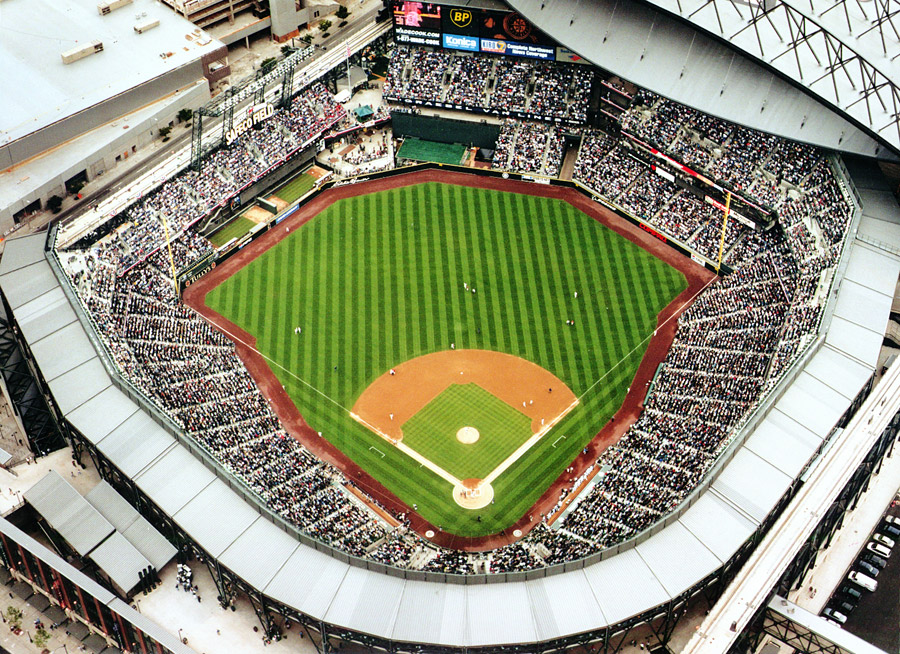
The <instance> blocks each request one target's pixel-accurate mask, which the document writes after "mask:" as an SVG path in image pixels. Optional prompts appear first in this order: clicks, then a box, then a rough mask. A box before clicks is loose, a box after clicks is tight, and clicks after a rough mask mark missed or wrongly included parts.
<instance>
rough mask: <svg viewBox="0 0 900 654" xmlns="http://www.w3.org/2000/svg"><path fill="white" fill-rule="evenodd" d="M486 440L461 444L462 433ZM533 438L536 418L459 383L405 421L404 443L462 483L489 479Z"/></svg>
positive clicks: (472, 386) (477, 388)
mask: <svg viewBox="0 0 900 654" xmlns="http://www.w3.org/2000/svg"><path fill="white" fill-rule="evenodd" d="M461 427H474V428H475V429H477V430H478V432H479V434H480V437H479V439H478V441H477V442H475V443H471V444H464V443H460V442H459V441H458V440H457V439H456V432H457V430H459V429H460V428H461ZM530 436H531V419H530V418H529V417H528V416H526V415H525V414H524V413H522V412H521V411H516V409H514V408H513V407H511V406H509V405H508V404H507V403H506V402H504V401H503V400H500V399H498V398H497V397H496V396H494V395H493V394H491V393H489V392H488V391H486V390H484V389H483V388H481V387H480V386H478V385H477V384H454V385H452V386H450V387H448V388H447V390H445V391H444V392H443V393H441V394H440V395H438V396H437V397H436V398H434V399H433V400H432V401H431V402H429V403H428V404H426V405H425V406H424V407H422V409H421V410H420V411H419V412H418V413H417V414H416V415H414V416H413V417H412V418H410V419H409V420H407V421H406V422H405V423H403V442H404V443H406V444H407V445H409V446H410V447H411V448H412V449H414V450H415V451H416V452H418V453H419V454H421V455H422V456H424V457H425V458H427V459H430V460H431V461H434V462H435V463H436V464H438V465H439V466H440V467H441V468H443V469H444V470H446V471H447V472H449V473H450V474H451V475H453V476H454V477H456V478H457V479H484V478H485V477H487V476H488V473H490V472H491V471H492V470H493V469H494V468H496V467H497V466H498V465H499V464H500V463H501V462H502V461H503V460H504V459H506V458H507V457H508V456H509V455H510V454H512V453H513V452H514V451H515V449H516V448H517V447H519V445H521V444H522V443H524V442H525V441H527V440H528V438H529V437H530Z"/></svg>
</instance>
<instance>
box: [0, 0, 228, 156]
mask: <svg viewBox="0 0 900 654" xmlns="http://www.w3.org/2000/svg"><path fill="white" fill-rule="evenodd" d="M149 20H159V25H158V26H157V27H154V28H152V29H149V30H147V31H145V32H144V33H143V34H138V33H137V32H136V31H135V30H134V26H135V25H136V24H139V23H143V22H146V21H149ZM95 40H98V41H101V42H102V43H103V51H102V52H98V53H96V54H93V55H90V56H88V57H85V58H83V59H80V60H78V61H74V62H72V63H70V64H64V63H63V61H62V57H61V54H62V53H63V52H66V51H69V50H71V49H72V48H76V47H78V46H79V45H83V44H88V43H90V42H91V41H95ZM219 47H221V43H220V42H218V41H216V40H214V39H212V38H211V37H209V35H207V34H206V33H204V32H203V31H202V30H200V29H199V28H197V27H195V26H194V25H193V24H191V23H190V22H188V21H187V20H185V19H184V18H181V17H180V16H177V15H176V14H174V13H173V12H172V11H171V10H169V9H168V8H167V7H164V6H162V5H161V4H159V3H157V2H154V1H153V0H134V1H133V2H132V3H131V4H128V5H125V6H123V7H120V8H119V9H115V10H113V11H112V12H110V13H109V14H107V15H105V16H101V15H100V12H99V10H98V8H97V4H96V3H94V2H75V1H74V0H4V2H3V3H2V4H0V70H3V71H4V74H5V75H4V76H5V79H4V86H5V88H6V89H7V90H8V91H10V90H11V89H17V90H16V91H11V92H5V93H2V94H0V146H2V145H5V144H7V143H10V142H12V141H16V140H18V139H20V138H22V137H24V136H27V135H28V134H30V133H32V132H34V131H36V130H39V129H41V128H43V127H46V126H48V125H50V124H52V123H54V122H56V121H59V120H61V119H63V118H66V117H68V116H71V115H72V114H75V113H77V112H79V111H82V110H84V109H86V108H88V107H91V106H93V105H95V104H97V103H99V102H102V101H103V100H106V99H107V98H110V97H112V96H115V95H117V94H119V93H122V92H124V91H126V90H128V89H130V88H133V87H135V86H138V85H140V84H142V83H144V82H146V81H148V80H151V79H153V78H156V77H159V76H161V75H163V74H165V73H166V72H168V71H170V70H174V69H176V68H179V67H181V66H183V65H184V64H186V63H188V62H191V61H194V60H196V59H198V58H199V57H201V56H203V55H204V54H206V53H207V52H213V51H214V50H216V49H217V48H219ZM154 99H155V98H148V102H149V101H152V100H154Z"/></svg>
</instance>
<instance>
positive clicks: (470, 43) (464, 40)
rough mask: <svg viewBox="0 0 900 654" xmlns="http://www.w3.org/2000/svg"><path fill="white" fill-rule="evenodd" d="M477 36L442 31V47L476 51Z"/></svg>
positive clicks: (477, 49)
mask: <svg viewBox="0 0 900 654" xmlns="http://www.w3.org/2000/svg"><path fill="white" fill-rule="evenodd" d="M478 41H479V39H478V37H477V36H463V35H462V34H447V33H444V47H445V48H450V49H451V50H468V51H469V52H478V51H479V48H478Z"/></svg>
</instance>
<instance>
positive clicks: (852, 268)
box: [844, 206, 900, 297]
mask: <svg viewBox="0 0 900 654" xmlns="http://www.w3.org/2000/svg"><path fill="white" fill-rule="evenodd" d="M893 210H894V212H895V213H896V211H897V207H896V206H894V209H893ZM898 273H900V262H898V261H897V259H895V258H894V257H891V256H888V255H887V254H884V253H881V252H876V251H874V250H871V249H869V248H864V247H861V246H860V245H859V243H854V244H853V245H852V246H851V247H850V255H849V257H848V259H847V270H846V272H845V273H844V279H852V280H853V281H855V282H857V283H858V284H862V285H863V286H868V287H869V288H871V289H872V290H874V291H877V292H878V293H881V294H882V295H886V296H888V297H893V296H894V289H895V288H896V286H897V275H898Z"/></svg>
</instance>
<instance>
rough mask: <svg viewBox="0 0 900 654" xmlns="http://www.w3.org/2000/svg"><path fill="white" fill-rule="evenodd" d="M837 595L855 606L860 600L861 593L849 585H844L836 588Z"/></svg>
mask: <svg viewBox="0 0 900 654" xmlns="http://www.w3.org/2000/svg"><path fill="white" fill-rule="evenodd" d="M837 594H838V595H839V596H840V597H841V598H842V599H846V600H847V601H849V602H852V603H853V604H856V603H857V602H858V601H859V600H860V599H861V598H862V592H861V591H860V590H859V588H856V587H855V586H853V585H851V584H844V585H843V586H841V587H840V588H838V592H837Z"/></svg>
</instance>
